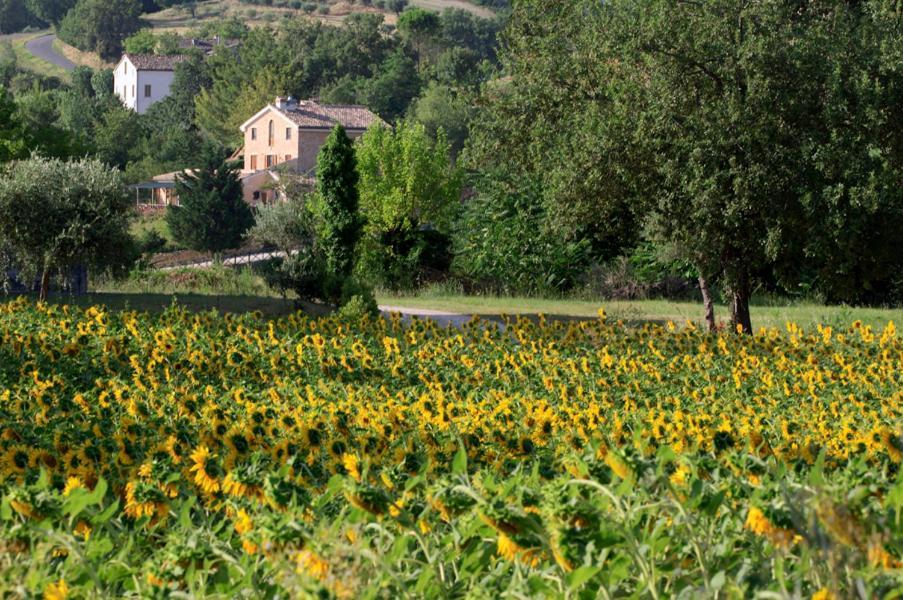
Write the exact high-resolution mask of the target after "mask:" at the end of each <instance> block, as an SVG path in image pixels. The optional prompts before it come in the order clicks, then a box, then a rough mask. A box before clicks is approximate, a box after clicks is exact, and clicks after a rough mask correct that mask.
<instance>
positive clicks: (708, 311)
mask: <svg viewBox="0 0 903 600" xmlns="http://www.w3.org/2000/svg"><path fill="white" fill-rule="evenodd" d="M699 291H700V292H702V306H703V308H704V309H705V324H706V327H708V329H709V331H710V332H712V331H715V302H714V301H713V300H712V293H711V292H710V291H709V282H708V280H707V279H706V278H705V275H700V276H699Z"/></svg>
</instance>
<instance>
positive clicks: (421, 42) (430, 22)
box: [398, 6, 439, 64]
mask: <svg viewBox="0 0 903 600" xmlns="http://www.w3.org/2000/svg"><path fill="white" fill-rule="evenodd" d="M398 32H399V33H400V34H401V35H402V37H403V38H404V39H406V40H408V41H409V42H410V43H411V45H413V46H414V49H415V50H416V52H417V56H418V60H419V61H420V62H421V64H422V62H423V60H424V59H425V58H427V54H428V53H429V50H430V46H431V45H432V43H433V41H434V40H435V38H436V36H437V35H438V33H439V15H437V14H436V13H435V12H433V11H431V10H425V9H423V8H419V7H416V6H414V7H409V8H406V9H405V11H404V12H403V13H401V14H400V15H398Z"/></svg>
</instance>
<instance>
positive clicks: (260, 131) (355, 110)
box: [240, 98, 385, 175]
mask: <svg viewBox="0 0 903 600" xmlns="http://www.w3.org/2000/svg"><path fill="white" fill-rule="evenodd" d="M337 123H340V124H341V125H342V127H344V128H345V132H346V133H347V134H348V137H350V138H351V139H356V138H358V137H360V136H361V135H362V134H363V133H364V131H366V130H367V128H368V127H370V125H372V124H374V123H379V124H383V125H385V123H384V122H383V121H382V119H380V118H379V117H378V116H376V115H375V114H373V113H372V112H370V111H369V110H368V109H367V108H366V107H364V106H356V105H350V104H320V103H319V102H316V101H314V100H307V101H301V102H298V101H296V100H292V99H291V98H276V101H275V102H274V103H273V104H267V105H266V106H265V107H264V108H262V109H261V110H259V111H258V112H257V114H255V115H254V116H252V117H251V118H250V119H248V120H247V121H245V122H244V123H242V125H241V127H240V130H241V132H242V133H243V134H244V170H245V171H246V172H255V171H260V170H266V169H272V168H273V167H275V166H276V165H281V164H283V163H286V165H285V166H287V167H289V168H291V170H293V171H295V172H297V173H301V174H307V175H310V174H312V173H313V171H314V170H315V169H316V166H317V154H318V153H319V152H320V146H322V145H323V142H324V141H326V138H327V137H328V136H329V132H330V131H332V129H333V127H335V126H336V124H337Z"/></svg>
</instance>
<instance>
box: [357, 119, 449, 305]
mask: <svg viewBox="0 0 903 600" xmlns="http://www.w3.org/2000/svg"><path fill="white" fill-rule="evenodd" d="M435 136H436V139H435V141H434V140H433V139H431V138H430V136H429V135H428V134H427V132H426V128H425V127H424V126H423V125H422V124H419V123H414V122H408V123H405V122H400V123H398V124H397V125H396V127H395V128H394V129H389V128H387V127H382V126H375V127H371V128H370V129H369V130H368V131H367V132H366V133H364V135H363V136H362V137H361V139H360V141H359V142H358V144H357V148H356V156H357V169H358V171H359V172H360V185H359V188H360V197H361V201H360V204H361V217H362V219H363V221H364V228H363V239H362V241H361V246H362V247H361V251H360V252H359V257H358V271H359V272H360V274H361V276H362V277H365V278H367V279H369V280H370V281H372V282H373V283H375V284H377V285H381V286H384V287H386V288H390V289H405V288H416V287H417V285H418V284H419V283H420V281H419V280H420V275H421V271H422V269H423V268H424V267H436V266H437V265H436V258H439V259H440V262H444V264H440V265H438V266H440V267H444V268H443V269H442V270H446V269H447V268H448V264H447V263H448V259H447V258H445V259H444V261H443V259H442V255H443V254H447V252H448V249H447V248H446V247H444V246H447V245H448V244H447V242H446V243H445V244H443V242H442V238H445V240H447V239H448V236H449V234H450V232H451V227H452V223H453V222H454V220H455V218H456V217H457V212H458V207H459V201H460V198H461V173H460V170H459V169H457V168H456V167H455V166H454V165H453V164H451V162H450V156H449V153H450V152H449V151H450V147H449V145H448V143H447V142H446V139H445V133H444V132H443V131H442V129H439V130H438V131H437V132H436V134H435Z"/></svg>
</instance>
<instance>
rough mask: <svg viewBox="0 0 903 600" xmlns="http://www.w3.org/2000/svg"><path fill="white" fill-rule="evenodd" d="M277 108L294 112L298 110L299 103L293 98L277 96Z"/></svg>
mask: <svg viewBox="0 0 903 600" xmlns="http://www.w3.org/2000/svg"><path fill="white" fill-rule="evenodd" d="M276 108H281V109H282V110H292V109H295V108H298V101H297V100H295V99H294V98H292V97H291V96H288V97H283V96H276Z"/></svg>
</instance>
